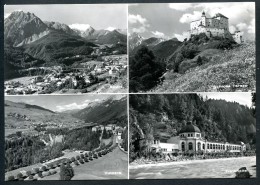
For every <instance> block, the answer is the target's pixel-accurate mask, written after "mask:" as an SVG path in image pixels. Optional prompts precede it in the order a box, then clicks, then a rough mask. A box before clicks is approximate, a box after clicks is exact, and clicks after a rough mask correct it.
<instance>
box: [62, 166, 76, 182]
mask: <svg viewBox="0 0 260 185" xmlns="http://www.w3.org/2000/svg"><path fill="white" fill-rule="evenodd" d="M73 176H74V170H73V168H72V167H71V166H70V164H67V165H66V166H65V165H61V167H60V180H71V178H72V177H73Z"/></svg>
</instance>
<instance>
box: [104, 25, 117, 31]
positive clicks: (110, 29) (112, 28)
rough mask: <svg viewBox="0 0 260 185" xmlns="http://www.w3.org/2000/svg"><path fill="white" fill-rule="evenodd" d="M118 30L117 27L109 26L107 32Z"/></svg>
mask: <svg viewBox="0 0 260 185" xmlns="http://www.w3.org/2000/svg"><path fill="white" fill-rule="evenodd" d="M115 29H116V28H115V27H111V26H109V27H108V28H106V30H108V31H114V30H115Z"/></svg>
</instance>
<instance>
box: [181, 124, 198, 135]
mask: <svg viewBox="0 0 260 185" xmlns="http://www.w3.org/2000/svg"><path fill="white" fill-rule="evenodd" d="M185 132H200V129H199V128H198V127H197V126H195V125H193V124H192V123H191V122H188V123H187V125H186V126H184V127H183V128H182V129H181V131H180V133H185Z"/></svg>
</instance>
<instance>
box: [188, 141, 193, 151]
mask: <svg viewBox="0 0 260 185" xmlns="http://www.w3.org/2000/svg"><path fill="white" fill-rule="evenodd" d="M189 150H193V144H192V142H189Z"/></svg>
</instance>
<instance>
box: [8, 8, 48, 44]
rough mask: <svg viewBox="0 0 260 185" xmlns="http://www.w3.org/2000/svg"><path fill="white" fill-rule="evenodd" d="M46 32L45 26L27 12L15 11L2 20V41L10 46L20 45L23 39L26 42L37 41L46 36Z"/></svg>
mask: <svg viewBox="0 0 260 185" xmlns="http://www.w3.org/2000/svg"><path fill="white" fill-rule="evenodd" d="M46 30H47V25H46V24H44V22H43V21H42V20H41V19H40V18H38V17H37V16H35V15H34V14H33V13H29V12H28V13H25V12H23V11H15V12H13V13H11V15H9V16H8V17H7V18H6V19H5V20H4V40H5V43H7V44H10V45H12V46H17V45H21V43H22V42H23V41H24V40H25V39H27V42H28V40H35V39H38V38H40V36H43V35H45V34H46V33H44V32H46ZM37 35H39V36H37ZM28 38H31V39H28ZM24 42H25V41H24Z"/></svg>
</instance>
